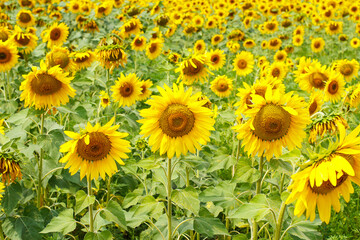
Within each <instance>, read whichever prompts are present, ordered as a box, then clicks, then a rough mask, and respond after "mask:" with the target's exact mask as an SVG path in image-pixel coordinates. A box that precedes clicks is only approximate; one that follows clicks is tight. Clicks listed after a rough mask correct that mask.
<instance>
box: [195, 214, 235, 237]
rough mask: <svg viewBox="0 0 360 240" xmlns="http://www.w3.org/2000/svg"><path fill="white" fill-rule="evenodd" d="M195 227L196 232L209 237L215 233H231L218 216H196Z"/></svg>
mask: <svg viewBox="0 0 360 240" xmlns="http://www.w3.org/2000/svg"><path fill="white" fill-rule="evenodd" d="M194 229H195V231H196V232H198V233H200V234H204V235H206V236H208V237H212V236H214V235H229V232H228V231H227V230H226V228H225V226H224V224H223V223H222V222H221V221H220V220H219V219H218V218H202V217H196V218H195V219H194Z"/></svg>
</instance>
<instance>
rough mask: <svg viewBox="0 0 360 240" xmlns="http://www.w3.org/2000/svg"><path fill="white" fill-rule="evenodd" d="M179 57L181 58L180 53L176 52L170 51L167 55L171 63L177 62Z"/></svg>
mask: <svg viewBox="0 0 360 240" xmlns="http://www.w3.org/2000/svg"><path fill="white" fill-rule="evenodd" d="M180 58H181V55H180V54H178V53H170V54H169V56H168V60H169V61H170V62H171V63H178V62H179V59H180Z"/></svg>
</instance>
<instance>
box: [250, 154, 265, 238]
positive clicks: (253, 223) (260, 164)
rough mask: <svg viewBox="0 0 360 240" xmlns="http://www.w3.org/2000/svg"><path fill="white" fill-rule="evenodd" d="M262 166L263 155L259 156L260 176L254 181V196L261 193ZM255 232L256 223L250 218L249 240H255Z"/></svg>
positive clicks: (256, 230) (256, 232)
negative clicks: (250, 230) (250, 231)
mask: <svg viewBox="0 0 360 240" xmlns="http://www.w3.org/2000/svg"><path fill="white" fill-rule="evenodd" d="M263 167H264V157H263V156H261V157H260V161H259V172H260V178H259V180H257V182H256V191H255V196H256V195H257V194H260V193H261V182H262V175H263ZM257 234H258V225H257V223H256V221H255V219H253V220H252V233H251V240H256V239H257V238H258V236H257Z"/></svg>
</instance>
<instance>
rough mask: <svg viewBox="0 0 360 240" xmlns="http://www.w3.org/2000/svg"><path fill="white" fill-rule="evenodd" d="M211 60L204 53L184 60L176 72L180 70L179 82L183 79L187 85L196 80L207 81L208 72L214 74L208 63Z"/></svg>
mask: <svg viewBox="0 0 360 240" xmlns="http://www.w3.org/2000/svg"><path fill="white" fill-rule="evenodd" d="M207 64H209V60H208V59H207V58H206V57H205V56H204V55H194V56H192V57H190V58H189V59H186V60H184V61H182V62H181V63H180V64H179V67H178V68H177V69H175V72H180V76H179V78H178V82H179V81H180V80H182V81H183V83H185V84H186V85H191V84H192V83H193V82H194V81H199V80H200V82H204V80H206V81H207V77H208V74H209V73H210V74H212V73H211V72H210V71H209V70H208V69H207V68H206V65H207Z"/></svg>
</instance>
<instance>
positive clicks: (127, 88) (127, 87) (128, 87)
mask: <svg viewBox="0 0 360 240" xmlns="http://www.w3.org/2000/svg"><path fill="white" fill-rule="evenodd" d="M133 91H134V86H133V85H132V84H131V83H127V82H126V83H124V84H123V85H122V86H121V87H120V94H121V96H123V97H129V96H131V94H132V93H133Z"/></svg>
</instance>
